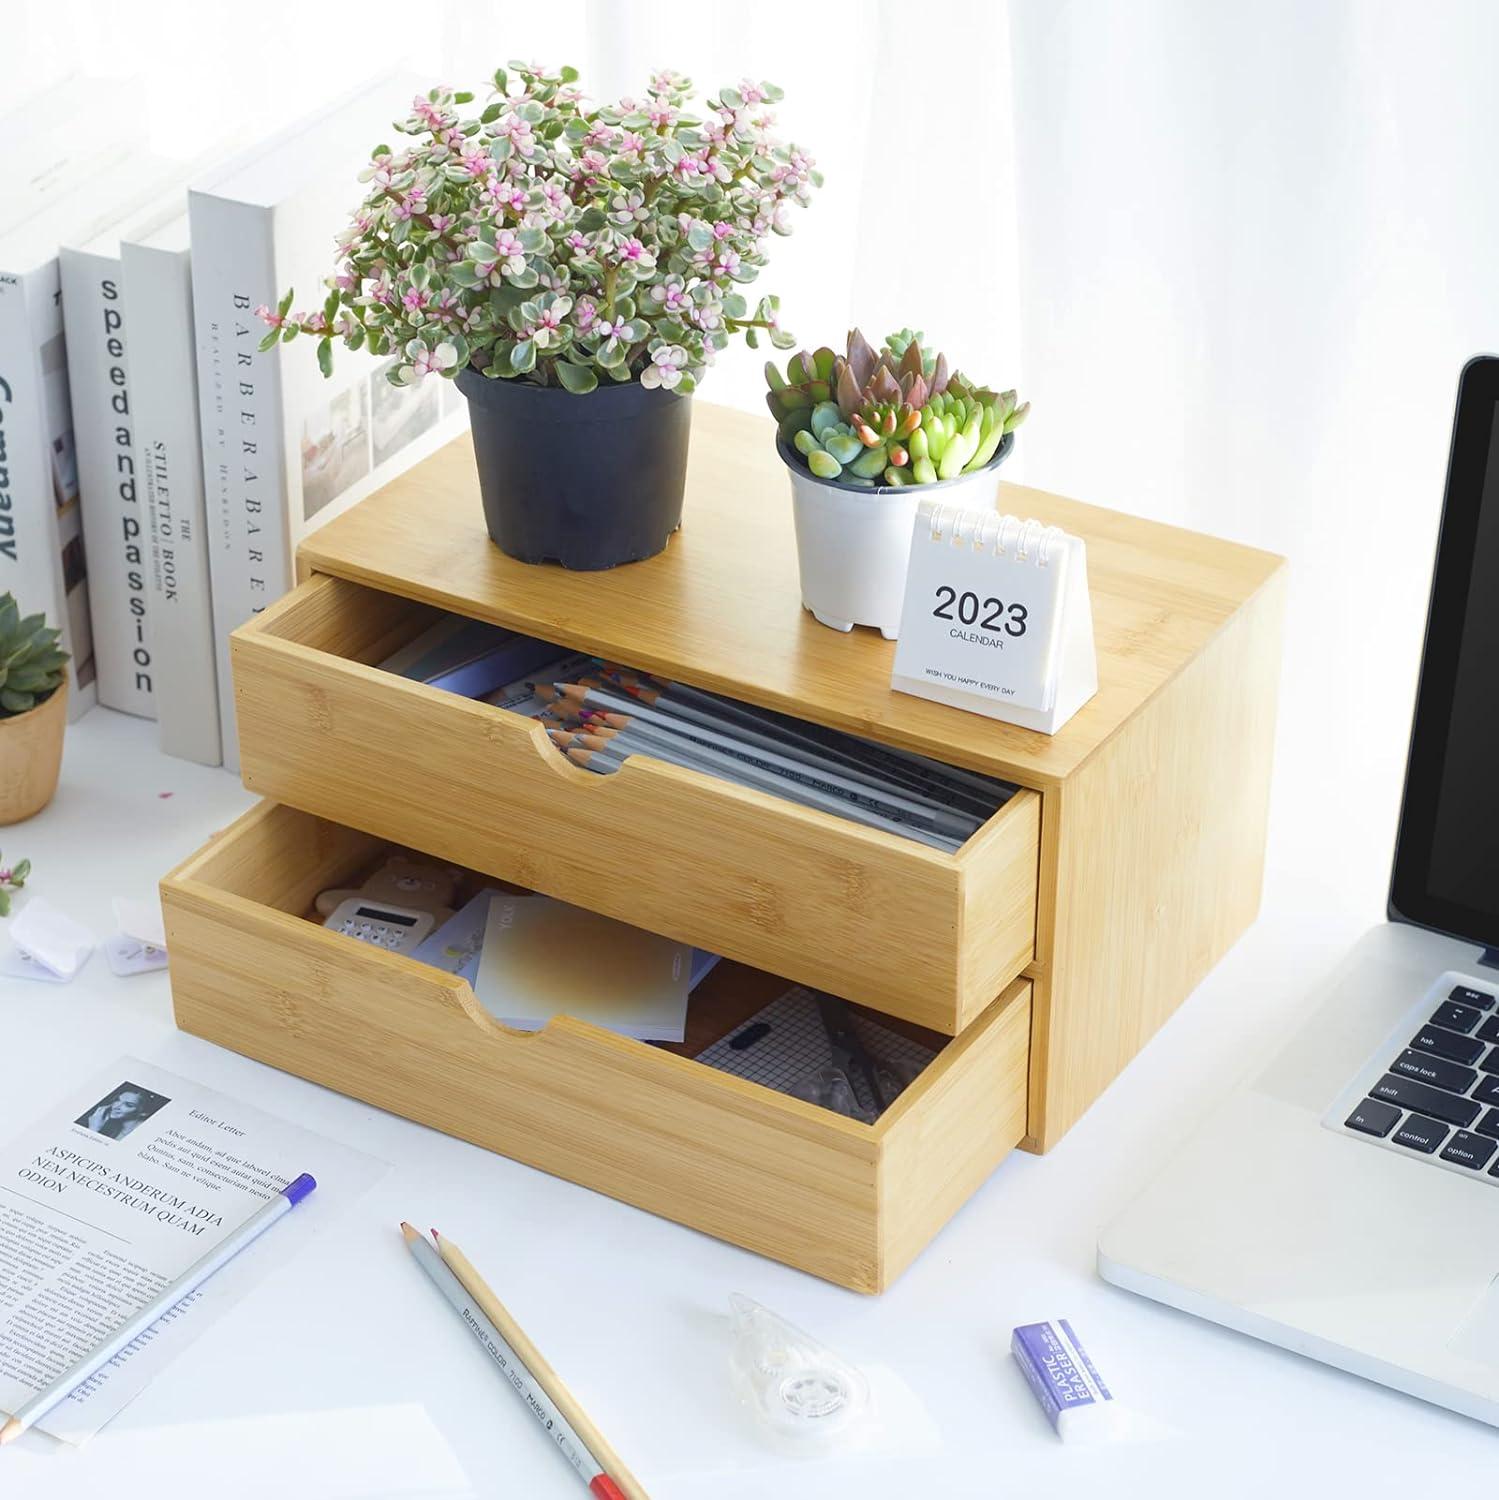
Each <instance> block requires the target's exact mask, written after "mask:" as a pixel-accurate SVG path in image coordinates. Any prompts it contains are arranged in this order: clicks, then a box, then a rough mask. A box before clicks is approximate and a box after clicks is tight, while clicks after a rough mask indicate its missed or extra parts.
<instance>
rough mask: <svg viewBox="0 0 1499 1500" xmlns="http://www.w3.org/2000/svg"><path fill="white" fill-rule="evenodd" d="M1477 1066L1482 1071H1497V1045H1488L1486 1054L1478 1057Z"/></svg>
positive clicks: (1498, 1069) (1498, 1070)
mask: <svg viewBox="0 0 1499 1500" xmlns="http://www.w3.org/2000/svg"><path fill="white" fill-rule="evenodd" d="M1478 1068H1479V1071H1480V1072H1483V1073H1499V1047H1490V1048H1489V1050H1488V1055H1487V1056H1486V1057H1481V1058H1479V1060H1478Z"/></svg>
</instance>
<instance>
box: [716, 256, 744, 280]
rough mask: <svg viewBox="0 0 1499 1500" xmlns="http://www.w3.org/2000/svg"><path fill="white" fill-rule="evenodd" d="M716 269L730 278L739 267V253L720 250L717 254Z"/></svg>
mask: <svg viewBox="0 0 1499 1500" xmlns="http://www.w3.org/2000/svg"><path fill="white" fill-rule="evenodd" d="M717 265H718V269H719V270H720V271H722V272H723V274H724V275H725V276H732V275H733V274H734V272H735V271H737V270H738V269H739V267H740V265H741V261H740V257H739V252H738V251H737V250H720V251H719V252H718V261H717Z"/></svg>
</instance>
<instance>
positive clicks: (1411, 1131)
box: [1390, 1115, 1447, 1156]
mask: <svg viewBox="0 0 1499 1500" xmlns="http://www.w3.org/2000/svg"><path fill="white" fill-rule="evenodd" d="M1446 1135H1447V1127H1446V1126H1445V1125H1443V1124H1442V1123H1441V1121H1440V1120H1428V1119H1426V1118H1425V1117H1424V1116H1422V1115H1411V1116H1409V1117H1408V1118H1407V1120H1406V1122H1405V1124H1404V1125H1402V1126H1401V1127H1400V1129H1399V1130H1397V1131H1396V1132H1395V1134H1394V1135H1392V1136H1391V1137H1390V1139H1391V1140H1392V1141H1394V1142H1395V1144H1396V1145H1397V1146H1408V1147H1409V1148H1410V1149H1411V1150H1412V1151H1424V1152H1425V1153H1426V1155H1428V1156H1430V1155H1431V1153H1432V1152H1433V1151H1435V1150H1436V1149H1437V1147H1438V1146H1440V1145H1441V1144H1442V1142H1443V1140H1444V1139H1445V1138H1446Z"/></svg>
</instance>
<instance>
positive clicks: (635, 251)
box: [615, 235, 654, 265]
mask: <svg viewBox="0 0 1499 1500" xmlns="http://www.w3.org/2000/svg"><path fill="white" fill-rule="evenodd" d="M615 253H616V254H617V255H618V256H619V258H620V259H621V260H623V261H629V262H630V263H631V264H632V265H638V264H639V263H640V262H641V261H643V260H650V261H651V262H652V264H654V257H653V256H652V255H651V253H650V251H649V250H647V249H646V248H645V246H644V245H643V244H641V242H640V241H639V240H638V239H636V238H635V237H634V236H633V235H631V237H630V238H629V239H627V240H621V241H620V242H619V245H618V247H617V249H616V251H615Z"/></svg>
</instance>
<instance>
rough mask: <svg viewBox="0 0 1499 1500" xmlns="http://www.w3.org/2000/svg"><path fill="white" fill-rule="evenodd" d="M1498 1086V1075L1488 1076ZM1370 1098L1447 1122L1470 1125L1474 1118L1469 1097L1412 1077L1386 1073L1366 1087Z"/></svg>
mask: <svg viewBox="0 0 1499 1500" xmlns="http://www.w3.org/2000/svg"><path fill="white" fill-rule="evenodd" d="M1491 1081H1492V1082H1493V1083H1494V1084H1495V1086H1496V1087H1499V1078H1496V1079H1493V1080H1491ZM1369 1097H1370V1098H1371V1099H1383V1100H1384V1101H1385V1102H1386V1103H1387V1104H1398V1105H1399V1106H1400V1108H1401V1109H1413V1110H1415V1111H1416V1113H1417V1114H1422V1115H1430V1116H1432V1118H1434V1119H1437V1120H1445V1121H1446V1122H1447V1123H1448V1124H1449V1125H1471V1124H1472V1123H1473V1121H1474V1120H1476V1119H1477V1118H1478V1113H1479V1110H1478V1105H1477V1104H1475V1103H1474V1102H1473V1101H1472V1100H1471V1099H1459V1098H1458V1096H1457V1095H1456V1094H1446V1093H1443V1092H1442V1090H1441V1089H1434V1088H1432V1087H1431V1086H1430V1085H1429V1084H1424V1083H1417V1082H1416V1081H1415V1079H1413V1078H1397V1077H1396V1076H1395V1075H1394V1074H1393V1073H1386V1074H1385V1076H1384V1077H1383V1078H1381V1079H1380V1080H1379V1082H1378V1083H1376V1084H1375V1085H1374V1087H1373V1088H1372V1089H1370V1090H1369ZM1482 1102H1483V1103H1499V1100H1493V1101H1491V1100H1484V1101H1482Z"/></svg>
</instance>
